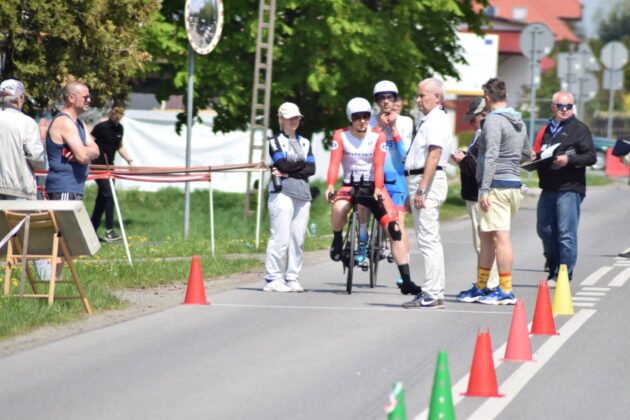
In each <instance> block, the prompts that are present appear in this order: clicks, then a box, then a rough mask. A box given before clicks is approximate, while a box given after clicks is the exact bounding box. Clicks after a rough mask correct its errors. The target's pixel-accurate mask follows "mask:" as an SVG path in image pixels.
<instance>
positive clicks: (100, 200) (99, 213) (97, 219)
mask: <svg viewBox="0 0 630 420" xmlns="http://www.w3.org/2000/svg"><path fill="white" fill-rule="evenodd" d="M96 185H98V194H97V195H96V202H95V203H94V211H92V226H94V230H95V231H96V230H98V226H99V225H100V224H101V218H102V217H103V213H105V228H107V229H113V228H114V197H113V195H112V188H111V186H110V184H109V179H97V180H96Z"/></svg>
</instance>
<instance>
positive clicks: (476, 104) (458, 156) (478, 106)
mask: <svg viewBox="0 0 630 420" xmlns="http://www.w3.org/2000/svg"><path fill="white" fill-rule="evenodd" d="M486 115H487V112H486V100H485V99H484V98H481V97H480V98H476V99H474V100H472V101H471V102H470V103H469V104H468V110H467V112H466V115H464V121H466V122H468V123H469V124H470V125H471V126H472V127H473V129H474V130H475V135H474V137H473V139H472V141H471V142H470V144H469V145H468V148H467V150H466V151H465V152H464V151H462V150H457V151H456V152H455V153H453V155H452V157H453V160H454V161H455V162H456V163H457V164H458V165H459V176H460V180H461V186H462V190H461V196H462V198H463V199H464V201H465V202H466V211H467V212H468V216H469V217H470V222H471V225H472V233H473V245H474V247H475V251H476V252H477V256H479V251H480V250H481V243H480V241H479V222H478V219H479V211H480V210H479V204H478V203H477V199H478V196H479V187H478V185H477V179H476V177H475V176H476V175H475V174H476V172H477V156H478V155H479V144H478V143H477V140H479V135H480V134H481V121H482V120H483V119H484V118H485V117H486ZM477 271H479V264H477ZM487 275H488V279H487V282H486V284H485V285H484V284H479V283H474V284H473V287H472V288H471V289H469V290H464V291H462V292H460V293H459V294H458V295H457V300H458V301H460V302H467V303H470V302H476V301H477V300H478V299H479V298H480V297H481V296H484V295H486V294H488V293H490V291H491V289H494V288H495V287H497V286H498V285H499V273H498V271H497V263H496V261H495V262H494V263H493V264H492V269H491V270H490V271H489V273H487Z"/></svg>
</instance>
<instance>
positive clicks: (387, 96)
mask: <svg viewBox="0 0 630 420" xmlns="http://www.w3.org/2000/svg"><path fill="white" fill-rule="evenodd" d="M394 99H396V98H395V97H394V95H392V94H391V93H382V94H379V95H376V101H377V102H381V101H393V100H394Z"/></svg>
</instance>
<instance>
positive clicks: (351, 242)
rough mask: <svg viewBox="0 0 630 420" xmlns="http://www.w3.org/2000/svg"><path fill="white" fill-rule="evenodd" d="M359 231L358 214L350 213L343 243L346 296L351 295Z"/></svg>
mask: <svg viewBox="0 0 630 420" xmlns="http://www.w3.org/2000/svg"><path fill="white" fill-rule="evenodd" d="M358 229H359V214H358V213H357V212H356V211H352V213H351V214H350V220H349V221H348V228H347V231H346V238H345V241H344V246H343V250H344V255H345V258H344V264H345V266H346V269H347V270H348V271H347V272H346V292H348V294H351V293H352V276H353V273H354V265H355V261H354V251H355V249H356V246H357V239H358V232H357V230H358Z"/></svg>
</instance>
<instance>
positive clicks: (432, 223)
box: [407, 171, 448, 299]
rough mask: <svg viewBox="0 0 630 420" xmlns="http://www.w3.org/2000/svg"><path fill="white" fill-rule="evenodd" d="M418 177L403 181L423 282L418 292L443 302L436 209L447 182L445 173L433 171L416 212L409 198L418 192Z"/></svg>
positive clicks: (439, 204)
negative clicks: (419, 255) (422, 271)
mask: <svg viewBox="0 0 630 420" xmlns="http://www.w3.org/2000/svg"><path fill="white" fill-rule="evenodd" d="M420 179H422V175H412V176H410V177H408V178H407V190H408V191H409V198H410V200H412V201H411V210H412V214H413V226H414V228H415V231H416V240H417V241H418V245H419V246H420V252H421V253H422V258H423V261H424V275H425V280H424V283H423V284H422V285H421V287H422V291H423V292H425V293H426V294H428V295H429V296H431V297H432V298H434V299H443V298H444V286H445V283H446V281H445V280H446V279H445V269H444V249H443V248H442V238H441V237H440V206H441V205H442V204H443V203H444V201H445V200H446V195H447V193H448V181H447V179H446V172H444V171H437V172H436V173H435V176H434V177H433V181H432V182H431V185H430V186H429V188H428V191H427V193H426V198H425V201H424V203H425V206H426V207H425V208H423V209H419V210H418V209H417V208H416V206H414V205H413V197H414V195H415V193H416V190H417V189H418V183H419V182H420Z"/></svg>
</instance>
